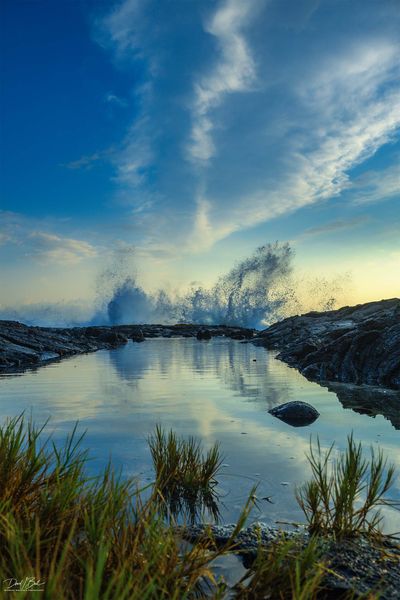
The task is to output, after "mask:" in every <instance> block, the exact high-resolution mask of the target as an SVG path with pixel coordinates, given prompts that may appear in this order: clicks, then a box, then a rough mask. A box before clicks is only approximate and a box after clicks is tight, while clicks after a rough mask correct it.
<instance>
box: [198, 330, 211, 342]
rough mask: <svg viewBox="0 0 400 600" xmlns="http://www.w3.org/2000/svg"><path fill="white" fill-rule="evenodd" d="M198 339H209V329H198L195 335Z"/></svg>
mask: <svg viewBox="0 0 400 600" xmlns="http://www.w3.org/2000/svg"><path fill="white" fill-rule="evenodd" d="M196 337H197V339H198V340H211V337H212V336H211V333H210V331H209V329H199V331H198V332H197V335H196Z"/></svg>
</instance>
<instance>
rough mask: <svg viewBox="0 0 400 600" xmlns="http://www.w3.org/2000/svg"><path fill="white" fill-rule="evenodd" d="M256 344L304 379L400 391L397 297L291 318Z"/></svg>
mask: <svg viewBox="0 0 400 600" xmlns="http://www.w3.org/2000/svg"><path fill="white" fill-rule="evenodd" d="M253 342H254V343H256V344H258V345H261V346H264V347H265V348H268V349H275V350H279V354H278V355H277V358H278V359H280V360H282V361H284V362H286V363H287V364H288V365H289V366H291V367H295V368H296V369H298V370H299V371H300V373H302V374H303V375H304V376H305V377H307V379H310V380H312V381H318V382H320V383H324V382H343V383H352V384H355V385H362V384H366V385H368V386H383V387H385V388H390V389H393V390H400V299H398V298H393V299H391V300H381V301H379V302H368V303H367V304H360V305H357V306H345V307H343V308H340V309H339V310H331V311H327V312H310V313H307V314H305V315H300V316H295V317H289V318H287V319H284V320H283V321H280V322H278V323H275V324H274V325H272V326H271V327H269V328H268V329H265V330H264V331H262V332H261V333H260V334H259V335H258V336H257V338H256V339H255V340H253Z"/></svg>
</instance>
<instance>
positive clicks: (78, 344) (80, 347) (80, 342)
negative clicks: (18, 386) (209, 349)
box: [0, 321, 254, 373]
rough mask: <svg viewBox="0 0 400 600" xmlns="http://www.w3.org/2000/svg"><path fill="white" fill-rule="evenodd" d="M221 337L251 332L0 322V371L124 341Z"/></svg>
mask: <svg viewBox="0 0 400 600" xmlns="http://www.w3.org/2000/svg"><path fill="white" fill-rule="evenodd" d="M214 336H225V337H229V338H232V339H237V340H246V339H251V338H252V337H253V336H254V331H253V330H251V329H245V328H242V327H224V326H215V327H214V326H213V327H204V326H200V325H186V324H178V325H172V326H165V325H140V326H139V325H117V326H114V327H72V328H65V329H61V328H55V327H30V326H28V325H23V324H22V323H19V322H17V321H0V373H8V372H15V371H22V370H24V369H27V368H31V367H38V366H41V365H43V364H45V363H48V362H51V361H54V360H58V359H60V358H64V357H66V356H73V355H74V354H83V353H86V352H94V351H96V350H103V349H111V348H117V347H118V346H120V345H122V344H126V342H127V341H128V340H133V341H135V342H143V341H144V340H145V339H146V338H154V337H167V338H170V337H197V339H199V340H207V339H210V338H211V337H214Z"/></svg>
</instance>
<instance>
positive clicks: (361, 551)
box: [180, 523, 400, 600]
mask: <svg viewBox="0 0 400 600" xmlns="http://www.w3.org/2000/svg"><path fill="white" fill-rule="evenodd" d="M234 529H235V525H234V524H230V525H193V526H190V527H187V528H183V529H181V530H180V533H181V535H182V536H183V537H184V538H185V539H187V540H188V541H190V542H196V541H199V540H201V539H202V538H204V536H207V535H209V534H210V533H211V534H212V536H213V539H214V540H215V542H216V544H217V545H218V546H221V547H223V546H225V545H226V544H227V542H228V540H229V539H230V537H231V536H232V534H233V532H234ZM282 538H285V539H292V540H298V541H300V543H301V544H302V545H306V544H307V543H308V540H309V534H308V533H307V531H306V529H305V528H304V527H300V528H299V529H297V530H295V531H283V530H281V529H277V528H274V527H270V526H268V525H266V524H265V523H253V524H252V525H250V527H247V528H246V529H243V530H242V531H240V532H239V534H238V535H237V537H236V538H235V539H234V541H235V553H236V554H238V555H239V556H240V558H241V560H242V561H243V564H244V566H245V567H246V568H248V567H249V566H250V565H251V562H252V561H253V560H254V559H255V557H256V556H257V551H258V548H259V546H260V545H261V546H263V547H268V546H269V545H270V544H271V543H273V542H276V541H278V540H279V539H282ZM318 546H319V548H320V551H321V559H322V561H323V562H324V563H325V564H326V566H327V569H326V576H325V577H324V581H323V584H324V587H325V590H326V592H327V596H326V597H329V598H331V597H332V598H340V597H346V598H348V597H354V598H358V597H370V594H373V593H374V592H377V593H378V594H379V595H378V596H377V597H379V598H380V599H381V600H392V599H394V598H400V546H399V544H398V542H396V541H394V540H393V539H392V538H391V537H388V536H381V537H379V538H376V539H374V538H370V539H368V538H366V537H362V536H360V537H356V538H352V539H345V540H340V541H335V540H334V539H333V538H324V537H321V538H320V539H319V544H318ZM348 594H350V596H349V595H348ZM371 597H372V596H371Z"/></svg>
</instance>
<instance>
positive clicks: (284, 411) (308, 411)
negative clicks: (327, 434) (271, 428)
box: [268, 400, 319, 427]
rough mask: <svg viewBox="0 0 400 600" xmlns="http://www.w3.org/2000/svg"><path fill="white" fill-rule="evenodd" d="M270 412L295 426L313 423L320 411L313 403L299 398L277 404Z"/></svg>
mask: <svg viewBox="0 0 400 600" xmlns="http://www.w3.org/2000/svg"><path fill="white" fill-rule="evenodd" d="M268 412H269V413H270V414H271V415H273V416H274V417H277V419H280V420H281V421H284V422H285V423H287V424H288V425H292V426H293V427H304V426H305V425H311V423H314V421H315V420H316V419H318V417H319V412H318V411H317V410H316V409H315V408H314V407H313V406H311V404H307V402H300V401H297V400H295V401H293V402H285V404H281V405H280V406H275V407H274V408H271V410H269V411H268Z"/></svg>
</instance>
